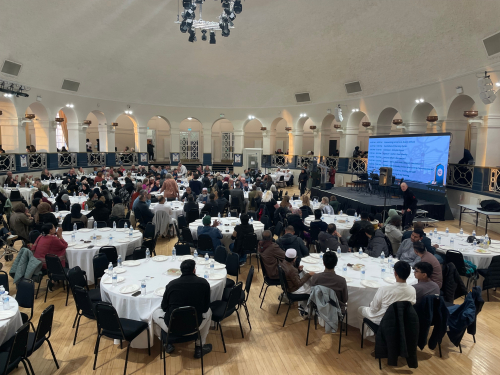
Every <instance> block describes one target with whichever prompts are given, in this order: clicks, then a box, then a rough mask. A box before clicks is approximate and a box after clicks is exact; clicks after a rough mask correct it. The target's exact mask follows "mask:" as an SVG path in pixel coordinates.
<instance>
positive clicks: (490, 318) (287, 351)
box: [4, 189, 500, 375]
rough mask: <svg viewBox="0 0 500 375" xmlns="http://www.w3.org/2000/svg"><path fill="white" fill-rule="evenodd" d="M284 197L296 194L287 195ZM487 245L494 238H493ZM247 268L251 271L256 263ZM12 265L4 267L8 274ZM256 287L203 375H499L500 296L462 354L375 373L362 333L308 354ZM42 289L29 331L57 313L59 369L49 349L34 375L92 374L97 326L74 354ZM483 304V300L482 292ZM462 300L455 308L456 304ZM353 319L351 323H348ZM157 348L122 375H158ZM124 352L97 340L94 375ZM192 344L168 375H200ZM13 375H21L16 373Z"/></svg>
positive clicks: (103, 373) (271, 295) (216, 338)
mask: <svg viewBox="0 0 500 375" xmlns="http://www.w3.org/2000/svg"><path fill="white" fill-rule="evenodd" d="M290 192H291V193H292V192H295V191H294V190H293V189H290ZM446 226H448V227H450V229H451V230H458V221H447V222H441V223H439V226H438V227H439V228H441V229H443V228H445V227H446ZM464 229H466V230H472V226H470V225H468V224H464ZM491 237H492V238H493V239H500V235H498V234H496V233H491ZM174 243H175V241H174V240H166V239H160V240H159V242H158V246H157V253H158V254H165V255H167V254H170V253H171V249H172V246H173V244H174ZM252 264H253V265H254V266H256V261H255V258H253V259H252ZM9 266H10V263H7V264H5V266H4V269H5V270H7V271H8V269H9ZM249 267H250V266H249V265H246V266H245V267H243V268H242V270H241V275H240V280H243V281H244V280H245V278H246V276H247V273H248V270H249ZM261 285H262V273H257V272H255V276H254V280H253V283H252V289H251V291H250V298H249V302H248V307H249V310H250V319H251V323H252V330H250V329H249V327H248V323H247V322H246V320H243V315H242V324H243V329H244V334H245V338H241V334H240V330H239V327H238V320H237V318H236V316H232V317H230V318H228V319H227V320H226V321H224V326H223V327H224V338H225V340H226V346H227V353H224V350H223V347H222V341H221V339H220V334H219V332H218V331H212V330H211V331H210V333H209V335H208V342H209V343H211V344H212V345H213V351H212V352H211V353H210V354H208V355H207V356H205V357H204V359H205V361H204V362H205V373H206V374H213V375H223V374H229V375H236V374H245V375H251V374H259V375H266V374H270V375H277V374H294V375H295V374H296V375H299V374H304V375H306V374H307V375H311V374H329V375H330V374H372V373H375V374H376V373H381V374H387V373H389V374H426V375H434V374H443V373H447V374H453V375H459V374H498V373H500V357H499V356H498V353H499V352H500V337H499V336H500V290H499V291H498V292H497V293H495V292H493V291H490V302H486V304H485V305H484V308H483V311H482V312H481V314H480V315H479V318H478V332H477V335H476V339H477V343H475V344H474V343H473V341H472V337H471V336H469V335H467V334H466V335H465V337H464V339H463V341H462V349H463V353H462V354H460V352H459V350H458V348H455V347H454V346H453V345H452V344H451V343H450V342H449V340H448V338H447V337H445V339H444V341H443V345H442V350H443V358H439V353H438V352H437V351H436V352H434V351H431V350H429V349H428V348H427V347H426V348H425V349H424V350H423V351H421V352H420V351H419V353H418V359H419V367H418V369H409V368H408V367H407V366H406V361H405V360H404V359H400V360H399V363H398V364H399V366H398V367H389V366H387V362H386V360H382V371H380V370H379V369H378V361H377V360H376V359H375V358H374V356H373V350H374V344H373V343H371V342H368V341H366V342H365V347H364V349H361V348H360V333H359V331H358V330H355V329H354V328H352V327H351V328H350V329H349V332H348V336H347V337H345V336H344V337H342V350H341V353H340V354H338V352H337V350H338V334H333V335H332V334H325V333H324V332H322V331H321V330H320V329H318V330H317V331H314V330H312V331H311V332H312V333H311V336H310V341H309V346H307V347H306V346H305V339H306V332H307V321H304V320H302V319H301V318H300V317H299V315H298V312H297V309H296V308H292V309H291V312H290V315H289V317H288V320H287V325H286V326H285V327H284V328H283V327H282V323H283V319H284V316H285V313H286V309H281V310H280V313H279V314H278V315H277V314H276V309H277V307H278V295H279V290H278V288H275V287H272V288H269V290H268V293H267V296H266V299H265V302H264V305H263V308H262V309H260V308H259V305H260V301H261V300H260V299H259V291H260V288H261ZM11 292H12V294H15V286H13V284H11ZM44 292H45V283H44V284H42V288H41V290H40V294H41V297H38V299H37V300H36V301H35V316H34V319H33V321H34V323H35V326H36V325H37V322H38V317H39V315H40V313H41V312H42V311H43V309H44V308H46V307H47V306H48V305H49V304H54V305H55V317H54V326H53V331H52V336H51V342H52V345H53V347H54V351H55V352H56V356H57V359H58V361H59V365H60V369H59V370H57V369H56V366H55V364H54V362H53V360H52V357H51V355H50V351H49V348H48V347H47V346H44V347H42V348H41V349H40V350H38V352H36V353H35V354H34V355H33V356H32V357H31V362H32V364H33V367H34V370H35V373H36V374H37V375H43V374H91V373H93V372H94V371H93V370H92V364H93V360H94V356H93V350H94V345H95V340H96V324H95V322H94V321H88V320H87V319H85V318H82V324H81V325H80V330H79V333H78V340H77V343H76V345H75V346H73V343H72V341H73V335H74V329H73V328H72V324H73V319H74V316H75V304H74V302H73V301H72V299H71V297H70V302H69V303H68V306H67V307H66V306H64V303H65V296H66V293H65V292H63V291H62V288H59V289H57V290H56V291H55V292H54V293H49V296H48V299H47V303H44V302H43V294H44ZM484 298H485V300H486V292H484ZM461 301H462V299H460V300H457V303H461ZM350 319H354V317H350ZM159 347H160V345H159V341H158V340H157V339H155V341H154V346H153V348H152V351H151V356H148V355H147V350H142V349H131V350H130V356H129V363H128V369H127V373H128V374H160V373H162V372H163V364H162V363H163V362H162V360H160V356H159ZM125 353H126V349H125V348H124V349H122V350H120V348H119V345H114V344H113V341H111V340H107V339H103V340H102V341H101V346H100V349H99V358H98V362H97V366H98V367H97V370H96V371H95V374H96V375H112V374H113V375H114V374H121V373H123V366H124V361H125ZM193 353H194V344H193V343H188V344H177V345H176V350H175V352H174V353H173V354H172V355H171V356H170V357H167V373H168V374H200V373H201V369H200V361H199V360H195V359H194V358H193ZM13 374H24V369H23V367H22V366H21V367H19V368H18V369H17V370H15V371H14V372H13Z"/></svg>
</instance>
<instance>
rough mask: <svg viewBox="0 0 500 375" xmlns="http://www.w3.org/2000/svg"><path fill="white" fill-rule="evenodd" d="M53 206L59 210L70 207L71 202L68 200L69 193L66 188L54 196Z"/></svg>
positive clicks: (67, 209)
mask: <svg viewBox="0 0 500 375" xmlns="http://www.w3.org/2000/svg"><path fill="white" fill-rule="evenodd" d="M54 204H55V206H56V207H57V209H58V210H59V211H69V209H70V208H71V202H70V201H69V195H68V192H67V191H66V190H63V191H61V192H60V193H59V194H58V195H57V198H56V203H54Z"/></svg>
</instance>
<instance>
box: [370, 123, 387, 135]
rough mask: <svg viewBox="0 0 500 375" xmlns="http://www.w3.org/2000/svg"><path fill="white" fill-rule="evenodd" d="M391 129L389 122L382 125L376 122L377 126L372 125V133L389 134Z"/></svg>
mask: <svg viewBox="0 0 500 375" xmlns="http://www.w3.org/2000/svg"><path fill="white" fill-rule="evenodd" d="M391 129H392V125H391V124H388V125H387V124H384V125H380V124H377V126H375V127H374V129H373V133H374V134H375V135H389V134H391Z"/></svg>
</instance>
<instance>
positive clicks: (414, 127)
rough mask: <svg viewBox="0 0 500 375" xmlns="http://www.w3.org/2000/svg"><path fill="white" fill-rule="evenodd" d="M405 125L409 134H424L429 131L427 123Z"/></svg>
mask: <svg viewBox="0 0 500 375" xmlns="http://www.w3.org/2000/svg"><path fill="white" fill-rule="evenodd" d="M405 125H406V133H407V134H424V133H425V132H426V131H427V122H408V123H406V124H405Z"/></svg>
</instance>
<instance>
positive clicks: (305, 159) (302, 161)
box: [297, 155, 318, 169]
mask: <svg viewBox="0 0 500 375" xmlns="http://www.w3.org/2000/svg"><path fill="white" fill-rule="evenodd" d="M313 161H318V157H317V156H314V155H298V156H297V168H301V169H305V168H307V166H308V165H309V164H311V163H312V162H313Z"/></svg>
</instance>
